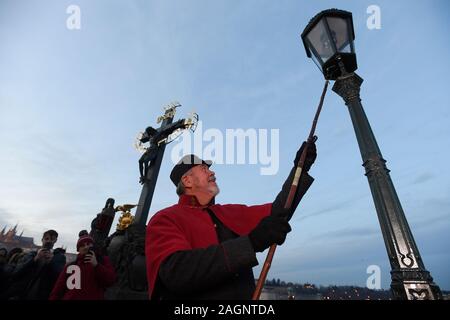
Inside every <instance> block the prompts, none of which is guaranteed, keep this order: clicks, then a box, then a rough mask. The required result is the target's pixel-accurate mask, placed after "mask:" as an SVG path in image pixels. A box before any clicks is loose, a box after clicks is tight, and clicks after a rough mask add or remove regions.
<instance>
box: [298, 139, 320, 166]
mask: <svg viewBox="0 0 450 320" xmlns="http://www.w3.org/2000/svg"><path fill="white" fill-rule="evenodd" d="M316 139H317V137H316V138H315V139H314V140H313V141H314V142H312V143H311V144H310V145H309V147H308V151H307V152H306V157H305V163H304V164H303V170H304V171H309V169H311V166H312V165H313V163H314V161H316V158H317V149H316V144H315V140H316ZM305 147H306V141H304V142H303V143H302V146H301V147H300V149H298V151H297V154H296V155H295V160H294V166H296V165H297V164H298V162H299V160H300V157H301V155H302V152H303V149H305Z"/></svg>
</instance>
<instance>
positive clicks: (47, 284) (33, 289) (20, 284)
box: [5, 230, 66, 300]
mask: <svg viewBox="0 0 450 320" xmlns="http://www.w3.org/2000/svg"><path fill="white" fill-rule="evenodd" d="M57 239H58V233H57V232H56V231H55V230H48V231H46V232H44V234H43V236H42V248H41V249H39V250H38V251H31V252H29V253H28V254H27V255H26V256H24V257H23V259H22V261H21V262H20V263H19V264H18V265H17V266H16V267H15V269H14V270H13V271H12V275H11V277H12V279H11V280H12V284H11V286H10V288H9V289H8V291H7V293H6V294H5V295H6V298H7V299H10V300H47V299H48V297H49V295H50V292H51V291H52V289H53V286H54V285H55V282H56V280H57V278H58V276H59V274H60V273H61V271H62V270H63V269H64V266H65V264H66V256H65V255H64V251H61V250H56V252H54V251H53V250H52V249H53V246H54V245H55V243H56V241H57Z"/></svg>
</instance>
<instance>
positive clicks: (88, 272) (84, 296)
mask: <svg viewBox="0 0 450 320" xmlns="http://www.w3.org/2000/svg"><path fill="white" fill-rule="evenodd" d="M57 240H58V233H57V232H56V231H55V230H48V231H45V232H44V234H43V236H42V246H41V248H40V249H39V250H33V251H30V252H25V251H24V250H23V249H21V248H14V249H11V250H10V251H9V252H8V251H7V249H6V248H0V300H102V299H104V294H105V290H106V289H107V288H108V287H110V286H112V285H113V284H114V282H115V281H116V273H115V270H114V268H113V266H112V264H111V262H110V261H109V258H108V257H107V256H106V255H102V254H100V253H99V252H98V251H97V250H96V249H95V248H94V240H93V239H92V237H90V236H89V234H88V233H87V231H85V230H83V231H81V232H80V233H79V239H78V242H77V252H78V255H77V257H76V260H75V261H72V262H69V263H66V262H67V261H66V256H65V250H64V249H62V248H55V249H54V246H55V243H56V242H57Z"/></svg>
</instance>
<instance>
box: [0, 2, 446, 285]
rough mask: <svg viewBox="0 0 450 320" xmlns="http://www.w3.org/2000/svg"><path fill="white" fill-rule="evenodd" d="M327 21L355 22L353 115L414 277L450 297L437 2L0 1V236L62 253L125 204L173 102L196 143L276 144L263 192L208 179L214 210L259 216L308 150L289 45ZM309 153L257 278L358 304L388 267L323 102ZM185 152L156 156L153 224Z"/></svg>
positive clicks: (296, 65)
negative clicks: (279, 237) (373, 151)
mask: <svg viewBox="0 0 450 320" xmlns="http://www.w3.org/2000/svg"><path fill="white" fill-rule="evenodd" d="M71 5H76V6H78V8H79V9H80V13H81V15H80V18H81V20H80V29H70V28H68V27H67V20H68V19H70V18H71V13H70V12H69V13H67V9H68V7H70V6H71ZM371 5H376V6H378V8H379V9H380V18H381V20H380V23H381V24H380V28H379V29H370V28H368V25H367V20H368V19H369V20H370V16H371V13H370V12H369V13H368V12H367V9H368V7H369V6H371ZM328 8H339V9H343V10H348V11H351V12H352V13H353V22H354V28H355V35H356V39H355V48H356V53H357V60H358V70H357V73H358V74H359V75H360V76H361V77H362V78H364V83H363V84H362V88H361V99H362V103H363V105H364V109H365V111H366V113H367V116H368V119H369V121H370V123H371V125H372V129H373V131H374V133H375V135H376V138H377V141H378V144H379V146H380V149H381V151H382V154H383V157H384V158H385V159H386V160H387V167H388V168H389V169H390V170H391V177H392V180H393V182H394V185H395V187H396V190H397V193H398V196H399V198H400V201H401V203H402V206H403V209H404V211H405V215H406V217H407V219H408V222H409V224H410V227H411V230H412V232H413V234H414V237H415V240H416V243H417V245H418V247H419V249H420V253H421V255H422V258H423V261H424V263H425V266H426V268H427V270H429V271H430V272H431V274H432V276H433V277H434V280H435V281H436V283H437V284H438V285H439V286H440V287H441V288H442V289H446V290H449V289H450V271H449V267H450V251H449V250H448V248H447V247H448V245H449V243H450V232H449V231H450V171H449V165H448V163H447V160H448V159H449V154H450V153H449V150H450V148H449V147H450V145H449V137H450V126H449V122H450V118H449V114H450V112H449V110H450V88H449V85H448V80H447V78H446V77H447V76H446V75H448V74H449V71H450V68H449V66H450V62H449V59H448V57H449V53H450V43H449V37H448V32H449V31H450V30H449V26H450V16H449V15H450V10H449V9H450V5H449V3H448V1H444V0H443V1H381V0H370V1H365V0H361V1H350V0H342V1H326V0H321V1H306V0H297V1H294V0H291V1H288V0H281V1H268V0H245V1H241V0H239V1H238V0H214V1H212V0H209V1H207V0H189V1H187V0H185V1H181V0H177V1H175V0H173V1H162V0H161V1H144V0H141V1H117V0H95V1H92V0H89V1H88V0H70V1H65V0H59V1H44V0H36V1H31V0H30V1H17V0H0V146H1V147H0V181H1V183H0V227H3V226H5V225H6V226H7V227H12V226H14V225H15V224H16V223H18V224H19V232H20V231H22V230H24V235H26V236H32V237H34V239H35V242H36V243H38V244H39V243H40V238H41V235H42V232H43V231H45V230H47V229H50V228H52V229H56V230H57V231H58V232H59V233H60V237H59V241H58V244H59V245H64V246H67V247H68V250H69V251H71V252H74V251H75V243H76V240H77V235H78V232H79V231H80V230H81V229H89V227H90V222H91V220H92V219H93V218H94V217H95V215H96V214H97V213H98V212H99V211H100V210H101V208H102V207H103V206H104V203H105V200H106V199H107V198H109V197H112V198H114V199H115V200H116V204H123V203H137V201H138V199H139V195H140V191H141V185H140V184H139V183H138V180H139V173H138V164H137V161H138V159H139V157H140V154H139V153H138V152H137V151H136V150H135V149H134V148H133V142H134V139H135V137H136V135H137V133H138V132H139V131H142V130H143V129H145V128H146V127H147V126H149V125H153V126H157V124H156V119H157V117H158V116H160V115H161V114H162V113H163V109H162V108H163V107H164V106H165V105H166V104H168V103H170V102H172V101H179V102H180V103H181V104H182V107H181V108H180V109H178V111H177V115H176V116H175V118H176V119H178V118H182V117H186V116H187V115H188V113H189V112H191V111H192V110H195V111H196V112H197V113H198V114H199V115H200V119H201V120H202V124H201V128H200V127H199V128H198V131H197V134H199V136H200V137H202V135H201V134H202V132H203V133H207V132H210V133H211V132H216V133H217V132H219V133H222V134H223V137H224V139H225V132H226V130H227V129H232V130H235V129H239V128H241V129H244V130H255V132H256V131H257V130H259V129H265V130H267V131H268V132H273V131H274V130H279V131H278V134H279V141H272V140H270V135H269V141H270V144H271V145H276V144H277V142H278V146H279V152H276V155H277V156H278V160H279V167H278V170H277V171H276V172H275V174H271V175H262V174H261V171H260V170H261V167H262V163H261V162H260V161H258V162H257V163H256V164H254V163H253V164H252V163H249V161H246V163H244V164H238V163H236V162H237V161H235V162H234V163H226V164H216V165H213V167H212V168H213V170H214V171H215V172H216V176H217V182H218V184H219V186H220V188H221V193H220V194H219V195H218V197H217V199H216V200H217V202H219V203H244V204H248V205H251V204H261V203H266V202H271V201H272V200H273V199H274V197H275V196H276V194H277V193H278V191H279V190H280V188H281V185H282V183H283V182H284V179H285V178H286V176H287V174H288V172H289V170H290V168H291V166H292V161H293V159H294V156H295V153H296V151H297V149H298V147H299V146H300V144H301V142H302V141H303V140H305V139H306V137H307V135H308V133H309V129H310V126H311V121H312V119H313V116H314V113H315V110H316V107H317V104H318V101H319V97H320V93H321V90H322V87H323V82H324V79H323V76H322V75H321V73H320V72H319V70H318V68H317V67H316V66H315V65H314V62H313V61H312V60H311V59H308V58H307V57H306V54H305V50H304V47H303V44H302V42H301V39H300V34H301V32H302V30H303V28H304V27H305V26H306V25H307V23H308V22H309V20H310V18H311V17H313V16H314V15H315V14H316V13H318V12H320V11H321V10H324V9H328ZM446 39H447V40H446ZM331 85H332V83H331ZM200 129H201V130H202V131H199V130H200ZM317 135H318V137H319V139H318V141H317V149H318V158H317V160H316V163H315V164H314V166H313V167H312V169H311V171H310V173H311V175H312V176H313V177H314V178H315V182H314V184H313V185H312V187H311V189H310V190H309V191H308V193H307V195H306V196H305V198H304V199H303V200H302V203H301V204H300V206H299V208H298V209H297V211H296V213H295V215H294V217H293V219H292V220H291V225H292V229H293V231H292V232H291V233H290V234H289V235H288V238H287V241H286V243H285V244H284V245H283V246H281V247H280V248H279V249H278V250H277V253H276V256H275V260H274V262H273V265H272V268H271V270H270V273H269V276H268V278H269V279H272V278H280V279H282V280H284V281H293V282H301V283H304V282H310V283H315V284H318V285H329V284H336V285H343V284H349V285H350V284H351V285H360V286H365V285H366V280H367V278H368V276H369V275H368V274H367V272H366V270H367V268H368V267H369V266H371V265H377V266H379V267H380V268H381V284H382V287H383V288H388V287H389V284H390V273H389V271H390V266H389V263H388V259H387V254H386V249H385V245H384V242H383V238H382V235H381V231H380V226H379V223H378V219H377V215H376V211H375V207H374V204H373V200H372V196H371V193H370V189H369V185H368V182H367V178H366V177H365V176H364V168H363V167H362V161H361V156H360V153H359V148H358V145H357V141H356V138H355V133H354V130H353V126H352V123H351V120H350V116H349V113H348V110H347V107H346V106H345V104H344V102H343V100H342V99H341V98H340V97H339V96H337V95H336V94H335V93H334V92H332V91H331V90H329V91H328V93H327V96H326V98H325V103H324V107H323V111H322V114H321V118H320V120H319V123H318V126H317ZM203 138H204V139H205V140H206V138H205V137H203ZM257 138H259V139H260V138H261V136H260V135H258V137H257ZM184 139H185V135H183V137H181V138H180V139H179V141H177V142H173V143H171V144H169V145H168V146H167V148H166V153H165V157H164V160H163V164H162V166H161V171H160V176H159V179H158V184H157V186H156V191H155V195H154V198H153V204H152V207H151V210H150V216H151V215H153V214H154V213H155V212H157V211H158V210H160V209H162V208H164V207H167V206H169V205H172V204H173V203H175V202H176V201H177V196H176V194H175V188H174V186H173V184H172V182H171V181H170V179H169V173H170V170H171V168H172V167H173V164H174V158H176V152H175V151H176V150H177V149H176V148H179V146H180V144H179V143H180V141H182V140H184ZM222 142H223V144H224V145H225V143H226V142H225V141H222ZM207 144H208V143H206V142H205V143H203V147H205V146H206V145H207ZM269 150H270V149H269ZM219 151H220V150H219ZM248 151H249V152H250V148H249V150H248ZM223 152H225V150H223ZM199 155H200V156H201V154H199ZM258 159H259V158H258ZM114 225H115V224H114ZM264 257H265V254H260V255H258V258H259V261H260V266H261V265H262V263H263V261H264ZM260 266H259V267H257V268H256V269H255V275H258V274H259V271H260Z"/></svg>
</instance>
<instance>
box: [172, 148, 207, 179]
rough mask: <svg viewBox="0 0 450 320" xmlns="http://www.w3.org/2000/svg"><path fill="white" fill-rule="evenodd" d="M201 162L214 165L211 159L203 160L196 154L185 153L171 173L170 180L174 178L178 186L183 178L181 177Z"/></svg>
mask: <svg viewBox="0 0 450 320" xmlns="http://www.w3.org/2000/svg"><path fill="white" fill-rule="evenodd" d="M200 164H206V165H207V166H208V167H210V166H211V165H212V161H211V160H202V159H200V158H199V157H197V156H196V155H194V154H188V155H185V156H184V157H183V158H181V160H180V161H178V163H177V164H176V165H175V166H174V167H173V169H172V172H171V173H170V180H172V182H173V184H174V185H175V186H178V183H179V182H180V180H181V177H182V176H183V175H184V174H185V173H186V172H188V171H189V170H191V169H192V168H193V167H195V166H198V165H200Z"/></svg>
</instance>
